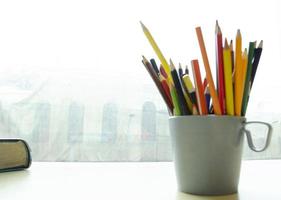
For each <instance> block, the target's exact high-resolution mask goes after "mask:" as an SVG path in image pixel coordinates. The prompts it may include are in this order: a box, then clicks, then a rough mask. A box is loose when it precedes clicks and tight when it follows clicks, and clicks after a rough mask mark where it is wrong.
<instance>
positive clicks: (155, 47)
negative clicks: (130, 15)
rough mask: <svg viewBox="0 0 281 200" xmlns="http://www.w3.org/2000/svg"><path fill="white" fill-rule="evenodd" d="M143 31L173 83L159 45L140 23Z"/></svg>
mask: <svg viewBox="0 0 281 200" xmlns="http://www.w3.org/2000/svg"><path fill="white" fill-rule="evenodd" d="M140 24H141V27H142V30H143V32H144V34H145V36H146V38H147V39H148V41H149V43H150V45H151V46H152V48H153V50H154V51H155V53H156V55H157V56H158V58H159V60H160V62H161V63H162V65H163V67H164V70H165V72H166V74H167V76H168V79H169V81H171V82H172V77H171V72H170V68H169V64H168V62H167V61H166V59H165V57H164V56H163V54H162V52H161V50H160V48H159V47H158V45H157V43H156V42H155V40H154V38H153V37H152V35H151V33H150V32H149V30H148V28H147V27H146V26H145V25H144V24H143V23H142V22H140Z"/></svg>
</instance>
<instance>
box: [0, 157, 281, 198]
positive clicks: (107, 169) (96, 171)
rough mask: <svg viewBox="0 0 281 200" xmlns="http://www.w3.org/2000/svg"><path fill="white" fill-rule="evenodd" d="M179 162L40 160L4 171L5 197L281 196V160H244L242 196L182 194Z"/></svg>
mask: <svg viewBox="0 0 281 200" xmlns="http://www.w3.org/2000/svg"><path fill="white" fill-rule="evenodd" d="M173 167H174V166H173V163H171V162H154V163H138V162H133V163H94V162H92V163H81V162H77V163H69V162H68V163H63V162H34V163H32V166H31V168H30V169H28V170H25V171H17V172H8V173H1V174H0V199H1V200H10V199H21V200H25V199H27V200H35V199H36V200H38V199H40V200H45V199H46V200H47V199H48V200H56V199H66V200H68V199H79V200H80V199H81V200H85V199H95V200H103V199H106V200H107V199H108V200H109V199H110V200H113V199H116V200H119V199H120V200H139V199H141V200H150V199H153V200H201V199H202V200H208V199H209V200H213V199H218V200H238V199H239V200H281V160H280V161H279V160H270V161H243V163H242V171H241V176H240V185H239V192H238V194H234V195H228V196H211V197H208V196H195V195H189V194H184V193H180V192H177V187H176V180H175V174H174V168H173Z"/></svg>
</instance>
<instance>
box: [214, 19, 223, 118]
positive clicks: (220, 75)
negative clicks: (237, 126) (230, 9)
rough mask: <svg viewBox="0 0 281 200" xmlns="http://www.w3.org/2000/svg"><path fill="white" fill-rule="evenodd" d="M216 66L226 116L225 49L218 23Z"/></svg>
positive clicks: (221, 105) (220, 99) (220, 97)
mask: <svg viewBox="0 0 281 200" xmlns="http://www.w3.org/2000/svg"><path fill="white" fill-rule="evenodd" d="M215 34H216V37H215V38H216V64H217V68H216V69H217V90H218V96H219V103H220V108H221V111H222V114H225V85H224V67H223V47H222V45H223V44H222V32H221V29H220V27H219V24H218V21H216V29H215Z"/></svg>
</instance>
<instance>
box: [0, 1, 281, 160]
mask: <svg viewBox="0 0 281 200" xmlns="http://www.w3.org/2000/svg"><path fill="white" fill-rule="evenodd" d="M280 11H281V6H280V3H279V1H277V0H275V1H274V0H272V1H255V2H247V1H242V0H237V1H232V2H231V3H226V2H225V1H218V0H216V1H202V0H197V1H179V0H176V1H175V0H173V1H172V0H169V1H160V0H156V1H148V0H142V1H138V0H135V1H129V0H119V1H114V0H105V1H87V0H79V1H78V0H74V1H66V0H51V1H34V0H27V1H19V0H12V1H5V2H1V3H0V27H1V31H0V66H1V67H0V137H20V138H23V139H25V140H27V141H28V143H29V144H30V146H31V149H32V154H33V159H34V160H37V161H166V160H171V144H170V137H169V131H168V114H167V110H166V108H165V105H164V103H163V101H162V99H161V97H160V95H159V94H158V91H157V90H156V88H155V86H154V84H153V82H152V81H151V80H150V77H149V76H148V74H147V72H146V70H145V69H144V67H143V66H142V63H141V55H143V54H144V55H146V56H147V57H148V58H151V57H154V58H156V55H155V54H154V52H153V50H152V48H151V47H150V45H149V43H148V42H147V40H146V38H145V36H144V35H143V33H142V30H141V27H140V24H139V20H142V21H143V22H144V23H145V24H146V25H147V26H148V28H149V29H150V31H151V32H152V34H153V36H154V37H155V39H156V41H157V43H158V44H159V46H160V48H161V49H162V51H163V53H164V55H165V57H166V58H170V57H171V58H173V60H174V62H176V63H178V62H181V63H182V64H184V65H185V64H187V65H189V63H190V60H191V59H194V58H198V59H199V62H200V63H201V65H202V59H201V54H200V51H199V48H198V44H197V40H196V35H195V30H194V29H195V27H196V26H197V25H200V26H201V27H202V30H203V34H204V38H205V42H206V45H207V46H206V47H207V51H208V54H209V58H210V63H211V67H212V70H213V73H214V70H215V60H214V55H215V52H214V49H215V48H214V27H215V20H216V19H218V20H219V22H220V25H221V28H222V31H223V34H224V36H227V37H228V38H232V39H233V38H234V37H235V34H236V30H237V29H238V28H240V29H241V32H242V36H243V47H248V42H249V41H250V40H258V41H259V40H261V39H263V40H264V51H263V55H262V57H261V61H260V64H259V69H258V72H257V76H256V80H255V84H254V87H253V90H252V93H251V98H250V103H249V107H248V112H247V118H248V119H249V120H252V119H254V120H263V121H266V122H270V123H271V124H272V125H273V127H274V133H273V139H272V142H271V145H270V148H269V149H268V150H267V151H265V152H263V153H254V152H251V151H250V150H249V149H248V147H247V145H245V151H244V158H245V159H255V158H258V159H260V158H262V159H263V158H268V159H271V158H280V157H281V131H280V129H281V107H280V103H279V99H281V98H280V97H281V93H280V89H281V82H280V72H281V71H280V64H281V62H280V55H281V48H280V44H281V16H280ZM157 63H159V61H158V60H157ZM256 130H257V128H256ZM256 141H257V142H258V143H261V142H262V138H260V137H257V138H256Z"/></svg>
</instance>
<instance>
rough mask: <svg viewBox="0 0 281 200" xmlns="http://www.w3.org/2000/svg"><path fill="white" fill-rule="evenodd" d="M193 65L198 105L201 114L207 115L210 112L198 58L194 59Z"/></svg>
mask: <svg viewBox="0 0 281 200" xmlns="http://www.w3.org/2000/svg"><path fill="white" fill-rule="evenodd" d="M191 66H192V72H193V78H194V82H195V89H196V97H197V106H198V110H199V114H200V115H206V114H208V110H207V104H206V99H205V96H204V90H203V85H202V79H201V73H200V68H199V63H198V60H192V61H191Z"/></svg>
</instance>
